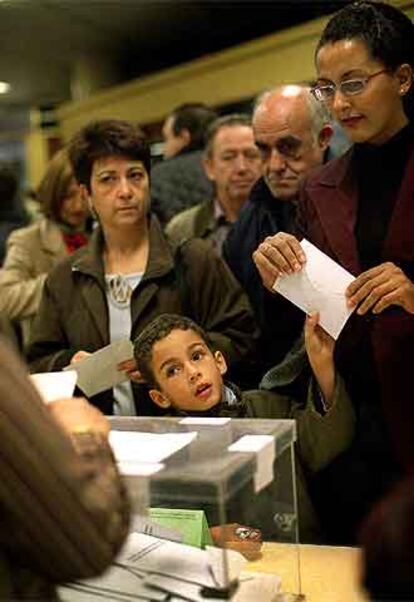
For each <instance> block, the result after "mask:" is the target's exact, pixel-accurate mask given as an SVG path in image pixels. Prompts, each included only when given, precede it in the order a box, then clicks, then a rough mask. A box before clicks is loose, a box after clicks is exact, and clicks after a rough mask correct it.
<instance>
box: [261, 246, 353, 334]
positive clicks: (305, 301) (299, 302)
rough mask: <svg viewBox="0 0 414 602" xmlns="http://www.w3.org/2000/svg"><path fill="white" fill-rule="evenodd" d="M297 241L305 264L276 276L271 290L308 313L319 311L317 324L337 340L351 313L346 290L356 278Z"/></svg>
mask: <svg viewBox="0 0 414 602" xmlns="http://www.w3.org/2000/svg"><path fill="white" fill-rule="evenodd" d="M300 244H301V246H302V249H303V251H304V253H305V255H306V263H305V265H304V266H303V268H302V269H301V271H300V272H297V273H294V274H288V275H286V276H279V278H277V279H276V281H275V283H274V285H273V289H274V290H275V291H277V292H278V293H280V294H281V295H283V296H284V297H286V298H287V299H289V301H291V302H292V303H294V304H295V305H296V306H297V307H299V308H300V309H301V310H303V311H304V312H305V313H307V314H310V313H312V312H314V311H318V312H319V323H320V325H321V326H322V328H324V329H325V330H326V332H328V333H329V334H330V335H331V336H332V337H333V338H334V339H335V340H336V339H337V338H338V337H339V334H340V332H341V330H342V328H343V327H344V326H345V324H346V322H347V320H348V318H349V316H350V315H351V314H352V312H353V309H351V308H349V307H348V306H347V303H346V297H345V290H346V289H347V287H348V286H349V285H350V284H351V282H352V281H353V280H355V278H354V276H352V274H350V273H349V272H347V271H346V270H345V269H344V268H343V267H342V266H340V265H339V264H337V263H336V262H335V261H333V259H331V258H330V257H328V256H327V255H325V253H323V252H322V251H320V250H319V249H318V248H317V247H315V246H314V245H313V244H312V243H310V242H309V241H308V240H305V239H304V240H302V242H301V243H300Z"/></svg>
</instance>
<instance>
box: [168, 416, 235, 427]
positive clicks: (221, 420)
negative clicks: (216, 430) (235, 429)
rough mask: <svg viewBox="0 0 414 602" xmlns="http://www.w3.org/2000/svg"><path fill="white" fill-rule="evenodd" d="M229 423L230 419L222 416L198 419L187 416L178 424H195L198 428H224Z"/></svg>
mask: <svg viewBox="0 0 414 602" xmlns="http://www.w3.org/2000/svg"><path fill="white" fill-rule="evenodd" d="M230 421H231V418H228V417H224V416H221V417H220V416H219V417H216V416H206V417H198V416H187V417H186V418H183V419H182V420H180V424H190V425H191V424H196V425H199V426H224V425H225V424H227V423H228V422H230Z"/></svg>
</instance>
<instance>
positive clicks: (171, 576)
mask: <svg viewBox="0 0 414 602" xmlns="http://www.w3.org/2000/svg"><path fill="white" fill-rule="evenodd" d="M111 426H112V430H111V436H110V441H111V444H112V446H113V449H114V452H115V457H116V458H117V462H118V465H119V467H120V470H121V472H122V473H123V475H124V479H125V481H126V483H127V487H128V489H129V494H130V498H131V502H132V508H133V519H132V523H131V533H130V537H129V538H128V541H127V544H126V546H125V548H124V550H123V552H122V553H121V555H120V557H119V558H118V559H117V561H116V562H115V563H114V565H113V566H112V567H111V568H110V569H109V570H108V571H107V572H106V573H105V574H104V576H103V577H100V578H98V579H92V580H87V581H85V582H76V583H73V584H68V586H65V587H64V588H63V589H62V590H61V591H60V595H61V597H62V599H63V600H64V601H65V602H66V601H67V602H72V601H73V602H83V601H86V600H94V599H98V600H99V599H100V598H102V597H104V598H105V599H106V600H119V599H123V600H136V599H139V600H159V601H164V600H165V601H167V600H171V601H174V602H178V600H183V599H186V600H190V601H191V600H193V601H194V602H198V601H202V600H211V601H214V600H220V599H232V600H234V601H235V602H250V601H251V600H254V599H257V600H260V601H261V602H276V601H277V602H292V601H294V600H297V601H299V600H307V601H308V602H313V601H314V602H316V601H317V602H324V601H325V600H327V601H328V600H332V601H335V602H341V601H342V599H343V600H344V601H345V600H346V601H347V602H353V601H354V600H355V602H362V601H363V600H364V598H362V597H357V596H358V593H357V589H356V587H357V586H356V585H355V584H356V583H357V571H356V570H353V569H355V567H356V555H355V554H356V552H355V551H353V550H351V549H349V550H347V551H346V552H344V553H341V552H338V550H337V549H335V548H331V549H328V548H325V547H320V548H318V547H317V546H301V545H299V544H298V520H297V502H296V485H295V465H294V442H295V440H296V429H295V421H292V420H238V419H230V418H146V417H142V418H136V417H122V418H121V417H116V418H112V419H111ZM262 540H263V541H264V542H265V543H264V544H263V545H261V543H262ZM326 550H330V551H329V553H328V552H326ZM240 551H241V552H242V554H243V555H242V554H240ZM246 557H247V558H249V559H252V558H253V560H250V561H247V560H246ZM328 559H330V560H329V562H328V561H327V560H328ZM333 560H335V562H333ZM353 563H354V564H353ZM330 567H331V568H330ZM344 567H348V568H349V570H345V568H344ZM335 571H337V572H338V575H336V576H335ZM342 577H343V580H344V582H346V583H347V587H348V589H347V590H346V592H347V593H346V594H345V597H343V598H341V595H340V592H339V591H338V592H336V593H335V595H333V592H334V590H335V588H336V586H337V587H338V588H339V587H342V585H341V584H340V579H341V578H342ZM329 583H330V584H331V586H332V588H333V589H332V588H331V590H329V587H330V586H329V585H328V584H329ZM318 587H319V589H317V588H318ZM315 588H316V589H315ZM323 588H325V590H326V591H327V594H326V596H325V597H323V595H322V594H321V592H323ZM326 588H328V589H326ZM352 588H354V590H353V589H352ZM315 592H317V593H315ZM351 593H352V595H351ZM302 594H303V595H302ZM354 594H355V595H354ZM305 596H306V597H305ZM318 596H319V597H318ZM352 596H353V597H352Z"/></svg>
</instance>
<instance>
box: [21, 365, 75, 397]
mask: <svg viewBox="0 0 414 602" xmlns="http://www.w3.org/2000/svg"><path fill="white" fill-rule="evenodd" d="M77 378H78V375H77V372H76V371H75V370H68V371H67V372H62V371H60V372H40V373H38V374H31V375H30V379H31V381H32V382H33V384H34V386H35V387H36V389H37V391H38V393H39V395H40V397H41V398H42V399H43V401H44V402H45V403H51V402H52V401H56V400H57V399H63V398H67V397H72V395H73V391H74V390H75V385H76V380H77Z"/></svg>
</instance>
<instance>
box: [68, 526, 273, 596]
mask: <svg viewBox="0 0 414 602" xmlns="http://www.w3.org/2000/svg"><path fill="white" fill-rule="evenodd" d="M224 554H225V555H226V562H224V556H223V555H224ZM224 566H226V567H227V569H228V571H229V572H228V573H227V574H225V575H223V574H222V573H223V568H224ZM245 567H246V560H245V559H244V558H243V557H242V556H241V554H239V553H238V552H235V551H233V550H226V551H224V550H222V549H219V548H208V550H207V551H204V550H198V549H197V548H193V547H190V546H186V545H182V544H179V543H174V542H169V541H165V540H160V539H157V538H156V537H151V536H149V535H144V534H141V533H131V535H130V536H129V537H128V540H127V543H126V545H125V547H124V549H123V550H122V551H121V553H120V554H119V556H118V557H117V559H116V561H115V563H114V565H112V567H110V568H109V569H108V570H107V571H106V572H105V573H104V574H103V575H102V576H100V577H97V578H94V579H87V580H83V581H76V582H73V583H68V584H65V585H64V586H63V587H60V588H59V599H62V600H63V601H64V602H83V601H87V600H88V601H91V600H95V599H96V600H99V599H100V598H104V599H105V600H113V601H115V600H154V601H160V602H161V601H163V600H167V599H168V600H187V601H189V600H190V601H191V600H192V601H194V602H203V601H204V600H205V599H206V598H205V597H204V595H203V591H202V588H203V587H207V588H210V589H211V590H214V588H217V587H218V586H220V585H223V582H222V580H223V581H224V582H227V579H228V576H229V575H230V576H231V579H237V578H239V580H240V586H239V589H238V590H237V591H236V593H235V595H234V598H233V600H234V601H235V602H251V600H255V599H257V600H260V602H271V600H273V599H274V596H275V595H276V594H277V593H278V592H280V578H279V577H277V576H276V575H257V574H255V573H248V572H241V571H243V570H244V569H245ZM88 596H89V597H88ZM208 599H209V600H211V602H214V601H215V600H216V601H218V600H220V599H222V596H219V595H217V596H215V595H214V592H213V593H211V594H210V596H209V598H208Z"/></svg>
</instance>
